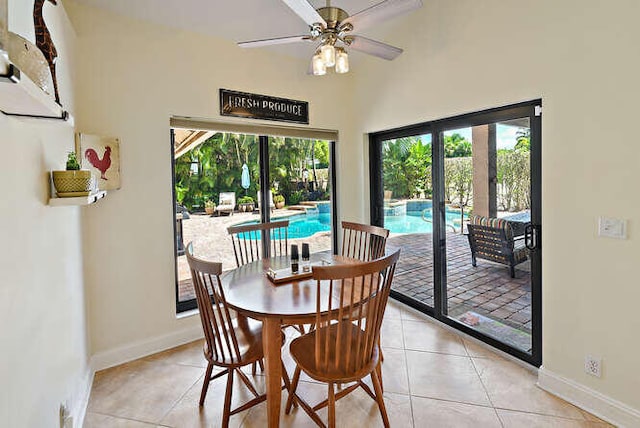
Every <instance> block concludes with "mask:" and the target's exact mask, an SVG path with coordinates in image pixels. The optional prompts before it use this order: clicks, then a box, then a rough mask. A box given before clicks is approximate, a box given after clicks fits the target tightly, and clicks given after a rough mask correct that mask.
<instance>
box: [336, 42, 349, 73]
mask: <svg viewBox="0 0 640 428" xmlns="http://www.w3.org/2000/svg"><path fill="white" fill-rule="evenodd" d="M347 72H349V55H347V51H345V50H344V49H342V48H338V49H336V73H339V74H343V73H347Z"/></svg>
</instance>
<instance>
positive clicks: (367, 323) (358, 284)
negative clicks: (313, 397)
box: [286, 250, 400, 427]
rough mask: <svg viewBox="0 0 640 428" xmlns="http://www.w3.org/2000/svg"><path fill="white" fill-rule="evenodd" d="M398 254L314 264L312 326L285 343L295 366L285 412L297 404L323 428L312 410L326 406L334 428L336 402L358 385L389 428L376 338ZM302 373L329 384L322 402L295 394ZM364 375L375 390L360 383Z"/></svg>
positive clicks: (330, 423)
mask: <svg viewBox="0 0 640 428" xmlns="http://www.w3.org/2000/svg"><path fill="white" fill-rule="evenodd" d="M399 256H400V250H397V251H396V252H395V253H393V254H391V255H389V256H386V257H383V258H380V259H376V260H374V261H371V262H365V263H358V264H348V265H333V266H314V267H313V278H314V279H315V280H316V286H317V295H318V298H317V300H316V318H315V329H314V330H313V331H312V332H310V333H308V334H306V335H304V336H301V337H298V338H296V339H294V340H293V341H292V342H291V344H290V345H289V350H290V352H291V356H292V357H293V359H294V360H295V362H296V369H295V372H294V375H293V382H292V384H291V392H290V394H289V398H288V400H287V407H286V412H287V414H288V413H289V412H290V411H291V406H292V405H293V404H295V403H298V404H300V406H301V407H302V408H303V409H304V410H305V412H307V414H309V416H310V417H311V418H312V419H313V420H314V421H315V422H316V423H317V424H318V425H319V426H321V427H324V426H325V424H324V422H323V421H322V419H320V417H319V416H318V414H317V413H316V412H317V411H318V410H320V409H322V408H324V407H326V406H328V414H329V427H335V426H336V415H335V402H336V400H338V399H340V398H342V397H344V396H345V395H347V394H349V393H350V392H352V391H354V390H355V389H357V388H358V387H361V388H363V389H364V390H365V392H367V394H369V395H370V396H371V397H372V398H373V399H374V400H375V401H376V402H377V404H378V408H379V409H380V414H381V416H382V421H383V423H384V426H385V427H388V426H389V418H388V416H387V411H386V409H385V405H384V400H383V397H382V381H381V368H380V359H379V355H380V345H379V341H378V338H379V334H380V326H381V325H382V318H383V316H384V310H385V307H386V304H387V299H388V298H389V291H390V290H391V282H392V281H393V274H394V272H395V268H396V263H397V262H398V258H399ZM320 296H322V297H320ZM329 308H330V310H329ZM302 371H304V372H305V373H306V374H307V375H308V376H310V377H311V378H313V379H315V380H317V381H320V382H325V383H327V384H328V398H327V400H324V401H322V402H321V403H318V404H316V405H314V406H311V405H310V404H308V403H307V402H305V401H304V400H303V399H302V398H300V396H298V395H297V394H296V388H297V386H298V382H299V380H300V373H301V372H302ZM367 375H369V376H371V381H372V383H373V389H374V391H371V389H370V388H369V386H368V385H367V384H365V383H364V382H363V381H362V379H363V378H364V377H366V376H367ZM351 382H355V383H354V384H353V385H351V386H349V387H347V388H344V389H340V390H339V391H338V392H337V393H336V392H335V390H334V385H336V384H346V383H351Z"/></svg>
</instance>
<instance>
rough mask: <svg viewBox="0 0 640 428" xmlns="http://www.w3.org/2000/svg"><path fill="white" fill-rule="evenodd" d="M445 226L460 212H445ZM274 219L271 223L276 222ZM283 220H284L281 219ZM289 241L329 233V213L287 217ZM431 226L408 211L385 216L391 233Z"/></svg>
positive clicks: (426, 230)
mask: <svg viewBox="0 0 640 428" xmlns="http://www.w3.org/2000/svg"><path fill="white" fill-rule="evenodd" d="M425 218H427V219H429V220H431V211H427V213H425ZM446 218H447V224H449V225H457V224H459V222H460V212H458V211H447V213H446ZM277 220H278V219H274V220H273V221H277ZM281 220H284V219H281ZM288 220H289V229H288V234H289V239H298V238H308V237H309V236H312V235H314V234H315V233H318V232H330V231H331V214H330V213H320V214H317V213H309V214H301V215H295V216H292V217H288ZM256 223H257V221H250V222H246V223H242V224H256ZM432 226H433V225H432V224H431V223H430V222H426V221H424V220H423V219H422V213H421V212H419V211H409V212H407V214H406V215H402V216H385V218H384V227H386V228H387V229H389V230H390V231H391V233H431V232H432V231H433V227H432Z"/></svg>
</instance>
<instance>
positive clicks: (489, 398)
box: [462, 340, 504, 428]
mask: <svg viewBox="0 0 640 428" xmlns="http://www.w3.org/2000/svg"><path fill="white" fill-rule="evenodd" d="M462 344H463V345H464V349H465V350H466V351H467V354H468V353H469V350H468V349H467V344H466V343H465V342H464V340H463V341H462ZM469 359H470V360H471V365H473V369H474V370H475V372H476V375H477V376H478V379H480V384H481V385H482V389H483V390H484V393H485V394H487V400H489V403H491V408H493V412H494V413H495V415H496V418H498V421H499V422H500V426H502V427H503V428H504V422H503V421H502V418H501V417H500V414H499V413H498V409H496V406H495V404H493V400H492V399H491V395H490V394H489V390H488V389H487V386H486V385H485V384H484V381H483V380H482V376H480V372H479V371H478V366H477V365H476V362H475V360H474V359H473V357H472V356H471V355H469Z"/></svg>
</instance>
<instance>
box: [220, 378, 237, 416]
mask: <svg viewBox="0 0 640 428" xmlns="http://www.w3.org/2000/svg"><path fill="white" fill-rule="evenodd" d="M234 371H235V370H229V373H227V390H226V392H225V394H224V409H223V411H222V427H223V428H228V426H229V417H230V416H231V393H232V392H233V372H234Z"/></svg>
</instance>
